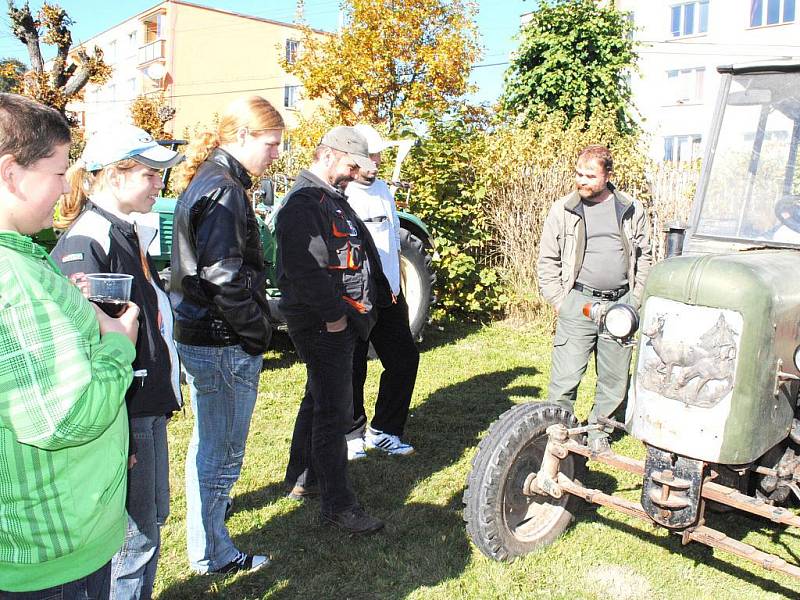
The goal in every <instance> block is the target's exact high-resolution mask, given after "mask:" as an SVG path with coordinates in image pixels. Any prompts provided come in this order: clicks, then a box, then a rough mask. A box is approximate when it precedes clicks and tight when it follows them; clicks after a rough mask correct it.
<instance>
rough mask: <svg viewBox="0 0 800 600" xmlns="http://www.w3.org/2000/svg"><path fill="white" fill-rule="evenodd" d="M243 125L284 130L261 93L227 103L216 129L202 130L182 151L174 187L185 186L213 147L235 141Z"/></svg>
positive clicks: (256, 128) (252, 127)
mask: <svg viewBox="0 0 800 600" xmlns="http://www.w3.org/2000/svg"><path fill="white" fill-rule="evenodd" d="M243 127H246V128H248V129H249V130H250V131H253V132H255V131H264V130H267V129H284V128H285V125H284V123H283V117H281V115H280V113H279V112H278V111H277V110H276V109H275V107H274V106H272V104H270V103H269V101H267V100H265V99H264V98H262V97H261V96H242V97H241V98H237V99H236V100H234V101H233V102H231V103H230V104H229V105H228V107H227V108H226V109H225V111H224V112H223V113H222V115H221V116H220V119H219V124H218V125H217V130H216V131H213V132H212V131H206V132H204V133H202V134H200V136H198V137H197V139H196V140H195V141H194V142H192V144H191V146H190V147H189V149H188V150H187V151H186V160H185V161H184V162H183V164H182V165H181V166H180V167H178V169H176V171H177V172H176V173H175V187H176V189H178V190H184V189H186V186H187V185H189V182H190V181H191V180H192V177H194V174H195V173H196V172H197V169H198V167H199V166H200V165H201V164H202V162H203V161H204V160H206V159H207V158H208V156H209V154H211V152H212V151H213V150H214V148H216V147H218V146H220V145H222V144H229V143H231V142H233V141H234V140H236V132H238V131H239V130H240V129H242V128H243Z"/></svg>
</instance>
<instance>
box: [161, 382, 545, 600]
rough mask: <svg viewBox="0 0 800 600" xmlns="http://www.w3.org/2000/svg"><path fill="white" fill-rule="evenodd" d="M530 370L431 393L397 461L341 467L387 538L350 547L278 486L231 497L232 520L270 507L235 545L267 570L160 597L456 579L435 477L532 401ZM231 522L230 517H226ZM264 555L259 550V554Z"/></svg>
mask: <svg viewBox="0 0 800 600" xmlns="http://www.w3.org/2000/svg"><path fill="white" fill-rule="evenodd" d="M535 373H536V370H535V369H533V368H521V367H520V368H514V369H508V370H505V371H499V372H495V373H489V374H484V375H478V376H476V377H472V378H470V379H468V380H466V381H462V382H459V383H456V384H453V385H450V386H446V387H443V388H440V389H439V390H437V391H436V392H434V393H432V394H431V395H430V396H429V397H428V398H427V400H426V401H425V402H424V403H423V404H421V405H419V406H417V407H416V408H415V411H414V415H415V416H414V419H413V423H409V440H410V441H411V442H412V443H413V444H414V445H415V446H416V448H417V449H418V452H417V453H416V454H413V455H411V456H406V457H390V456H386V455H382V454H381V455H374V454H370V455H369V456H368V458H366V459H364V460H361V461H357V462H355V463H350V467H349V472H350V473H349V474H350V477H351V479H352V482H353V487H354V489H355V490H356V493H357V494H358V497H359V501H360V502H361V503H362V504H363V505H364V506H365V507H366V508H367V510H368V512H370V513H371V514H374V515H376V516H378V517H381V518H383V519H385V521H386V529H385V530H384V531H383V532H381V533H379V534H377V535H374V536H371V537H367V538H353V537H349V536H347V535H346V534H344V533H341V532H339V531H338V530H335V529H334V528H332V527H329V526H326V525H322V524H320V521H319V516H318V515H319V501H318V500H309V501H306V502H305V503H304V504H302V505H300V504H297V503H293V502H292V501H290V500H288V499H286V498H282V495H283V494H284V493H285V488H284V486H283V484H282V483H281V482H275V483H272V484H270V485H268V486H266V487H264V488H261V489H259V490H257V491H253V492H250V493H246V494H241V495H237V496H236V498H235V501H236V505H235V511H244V510H247V509H255V508H258V507H262V506H265V505H266V504H270V503H274V505H275V507H276V508H277V509H279V510H278V511H277V512H278V513H279V514H278V515H277V516H274V517H273V518H271V519H270V520H269V521H268V522H265V523H263V524H254V525H255V526H253V527H252V528H251V529H250V530H249V531H247V532H245V533H243V534H240V535H237V536H235V542H236V545H237V546H238V547H240V548H246V549H257V548H262V549H268V550H269V552H270V555H271V557H272V561H273V563H272V564H271V565H270V566H268V567H267V568H265V569H263V570H261V571H258V572H256V573H252V574H250V573H243V574H240V575H238V576H236V577H235V578H231V579H227V580H223V579H220V578H219V577H215V576H192V577H189V578H188V579H184V580H182V581H178V582H175V583H174V584H172V585H171V586H170V587H168V588H166V589H164V590H163V591H162V593H161V594H160V598H163V599H172V598H181V599H182V598H193V599H194V598H198V597H200V596H203V597H207V596H209V597H219V598H226V599H231V600H234V599H240V598H270V599H280V600H288V599H290V598H291V599H293V598H314V597H316V598H343V599H344V598H351V599H358V600H362V599H373V598H375V599H378V598H401V597H404V596H406V595H408V594H409V593H411V592H412V591H414V590H416V589H418V588H420V587H424V586H432V585H436V584H438V583H440V582H442V581H445V580H447V579H452V578H456V577H458V576H459V575H460V574H461V573H462V572H463V571H464V568H465V567H466V565H467V563H468V561H469V558H470V556H471V549H470V545H469V541H468V539H467V536H466V533H465V529H464V524H463V521H462V516H461V508H462V506H461V495H462V493H463V482H461V481H459V482H458V483H459V485H458V487H457V488H456V489H453V485H452V478H447V477H442V480H443V483H441V484H439V485H442V486H445V487H444V489H442V490H441V491H440V488H439V485H437V478H436V475H437V473H439V472H440V471H442V470H444V469H447V468H448V467H450V466H452V465H455V464H456V463H458V462H459V461H460V460H461V459H462V458H463V455H464V452H465V451H466V450H468V449H470V448H472V447H474V446H476V445H477V442H478V440H479V437H480V436H481V434H482V433H483V432H484V431H485V430H486V429H487V428H488V427H489V425H490V424H491V423H492V422H493V421H494V420H495V419H496V418H497V417H498V416H499V415H500V414H501V413H503V412H505V411H506V410H507V409H508V408H510V407H511V405H512V401H511V397H512V396H537V395H538V394H539V393H540V391H541V390H539V389H538V388H536V387H534V386H514V385H513V384H514V381H515V380H516V379H517V378H519V377H521V376H528V375H533V374H535ZM233 518H236V515H234V517H233ZM262 551H263V550H262Z"/></svg>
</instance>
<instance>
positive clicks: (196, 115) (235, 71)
mask: <svg viewBox="0 0 800 600" xmlns="http://www.w3.org/2000/svg"><path fill="white" fill-rule="evenodd" d="M164 6H166V8H167V34H166V36H165V37H166V38H167V49H166V59H167V64H166V66H167V70H168V71H169V73H170V75H171V85H170V86H169V87H168V88H167V94H166V97H167V98H168V99H170V100H171V103H172V105H173V106H174V107H175V109H176V115H175V118H174V119H173V120H172V121H171V122H170V123H168V127H171V130H172V132H173V135H174V136H175V137H182V136H183V135H184V134H185V131H186V129H187V128H188V130H189V132H190V133H192V132H193V130H194V129H195V128H196V127H197V126H198V124H202V125H205V126H210V125H211V123H212V119H213V115H214V113H219V112H221V111H222V110H223V109H224V108H225V106H226V105H227V104H228V103H229V102H231V101H232V100H233V99H234V98H236V97H238V96H240V95H251V94H259V95H261V96H263V97H265V98H266V99H267V100H269V101H270V102H271V103H272V104H273V105H274V106H275V107H276V108H277V109H278V110H279V111H280V112H281V114H282V115H283V117H284V121H285V122H286V124H287V126H288V127H289V128H291V127H293V126H294V125H295V124H296V123H297V117H298V113H299V112H301V111H302V112H303V113H309V112H311V111H313V110H314V109H315V107H316V106H318V105H319V103H317V102H311V101H308V100H301V101H300V103H299V105H298V109H297V110H292V109H286V108H284V106H283V103H284V86H285V85H287V84H295V85H296V84H298V82H297V81H296V79H295V78H293V77H291V76H289V75H287V74H286V73H285V72H284V71H283V69H282V68H281V67H280V60H281V58H282V57H283V56H284V53H285V44H286V39H287V38H288V39H298V40H299V39H301V33H302V32H301V31H300V30H299V29H297V28H294V27H291V26H287V25H280V24H274V23H269V22H265V21H259V20H256V19H250V18H246V17H243V16H237V15H231V14H226V13H223V12H217V11H214V10H212V9H203V8H197V7H194V6H189V5H185V4H179V3H171V2H169V3H166V4H165V5H164Z"/></svg>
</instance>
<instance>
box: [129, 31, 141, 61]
mask: <svg viewBox="0 0 800 600" xmlns="http://www.w3.org/2000/svg"><path fill="white" fill-rule="evenodd" d="M137 37H138V36H137V34H136V32H135V31H131V32H130V33H129V34H128V56H135V55H136V51H137V50H138V49H139V40H138V39H137Z"/></svg>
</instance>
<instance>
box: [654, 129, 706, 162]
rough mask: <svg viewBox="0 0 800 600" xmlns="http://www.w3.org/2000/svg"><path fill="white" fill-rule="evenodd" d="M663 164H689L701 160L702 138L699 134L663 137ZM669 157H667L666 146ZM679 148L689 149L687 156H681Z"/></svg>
mask: <svg viewBox="0 0 800 600" xmlns="http://www.w3.org/2000/svg"><path fill="white" fill-rule="evenodd" d="M663 139H664V162H676V163H677V162H689V161H692V160H697V159H698V158H701V154H702V145H703V136H702V135H701V134H699V133H687V134H678V135H665V136H664V138H663ZM668 145H669V148H670V155H671V156H667V146H668ZM681 148H688V149H689V154H690V155H689V156H688V157H686V156H681Z"/></svg>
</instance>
